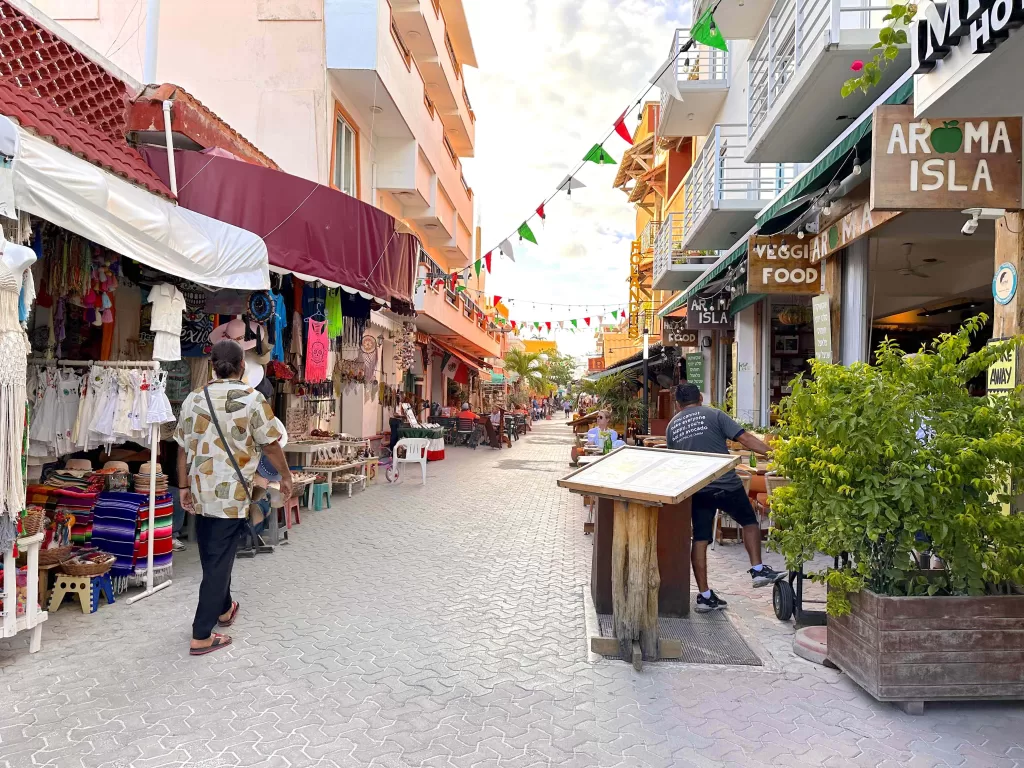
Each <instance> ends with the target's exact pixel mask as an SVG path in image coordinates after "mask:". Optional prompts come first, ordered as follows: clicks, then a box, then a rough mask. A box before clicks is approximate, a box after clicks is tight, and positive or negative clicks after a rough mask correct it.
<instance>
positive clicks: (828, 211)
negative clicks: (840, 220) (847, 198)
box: [821, 203, 832, 216]
mask: <svg viewBox="0 0 1024 768" xmlns="http://www.w3.org/2000/svg"><path fill="white" fill-rule="evenodd" d="M821 215H822V216H831V215H832V203H825V204H824V205H823V206H821Z"/></svg>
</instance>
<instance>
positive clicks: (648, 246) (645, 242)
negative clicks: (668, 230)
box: [640, 221, 661, 258]
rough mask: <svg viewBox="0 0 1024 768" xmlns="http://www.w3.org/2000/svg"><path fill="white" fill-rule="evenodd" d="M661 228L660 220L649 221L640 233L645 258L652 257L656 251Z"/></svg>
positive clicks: (641, 249) (641, 248) (641, 250)
mask: <svg viewBox="0 0 1024 768" xmlns="http://www.w3.org/2000/svg"><path fill="white" fill-rule="evenodd" d="M660 229H661V222H660V221H649V222H647V226H646V227H644V231H643V232H641V233H640V252H641V253H642V254H643V256H644V257H645V258H650V256H651V254H652V253H653V251H654V243H655V241H656V240H657V239H658V231H659V230H660Z"/></svg>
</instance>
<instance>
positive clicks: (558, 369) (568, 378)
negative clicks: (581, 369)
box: [547, 352, 576, 387]
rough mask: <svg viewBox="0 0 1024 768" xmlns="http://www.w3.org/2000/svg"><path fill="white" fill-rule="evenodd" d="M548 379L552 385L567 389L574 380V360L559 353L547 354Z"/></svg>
mask: <svg viewBox="0 0 1024 768" xmlns="http://www.w3.org/2000/svg"><path fill="white" fill-rule="evenodd" d="M547 366H548V378H549V379H550V380H551V382H552V383H553V384H557V385H558V386H560V387H568V386H570V385H571V384H572V383H573V381H574V380H575V379H576V360H575V359H574V358H573V357H572V355H566V354H563V353H561V352H549V353H548V360H547Z"/></svg>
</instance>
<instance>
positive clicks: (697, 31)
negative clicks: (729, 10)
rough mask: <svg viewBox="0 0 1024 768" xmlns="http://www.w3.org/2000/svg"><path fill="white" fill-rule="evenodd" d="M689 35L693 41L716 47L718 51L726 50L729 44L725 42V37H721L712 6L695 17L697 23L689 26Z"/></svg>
mask: <svg viewBox="0 0 1024 768" xmlns="http://www.w3.org/2000/svg"><path fill="white" fill-rule="evenodd" d="M690 37H692V38H693V41H694V42H695V43H701V44H703V45H706V46H708V47H710V48H717V49H718V50H720V51H728V50H729V46H728V45H727V44H726V42H725V38H724V37H722V30H720V29H719V28H718V25H717V24H715V14H714V9H713V8H708V9H707V10H706V11H704V13H703V14H702V15H701V17H700V18H699V19H697V23H696V24H694V25H693V26H692V27H691V28H690Z"/></svg>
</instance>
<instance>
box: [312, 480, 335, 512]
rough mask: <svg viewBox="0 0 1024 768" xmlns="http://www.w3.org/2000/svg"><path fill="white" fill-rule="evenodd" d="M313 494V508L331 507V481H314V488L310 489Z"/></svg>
mask: <svg viewBox="0 0 1024 768" xmlns="http://www.w3.org/2000/svg"><path fill="white" fill-rule="evenodd" d="M310 493H312V494H313V509H315V510H321V509H330V508H331V484H330V483H314V484H313V490H311V491H310Z"/></svg>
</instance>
